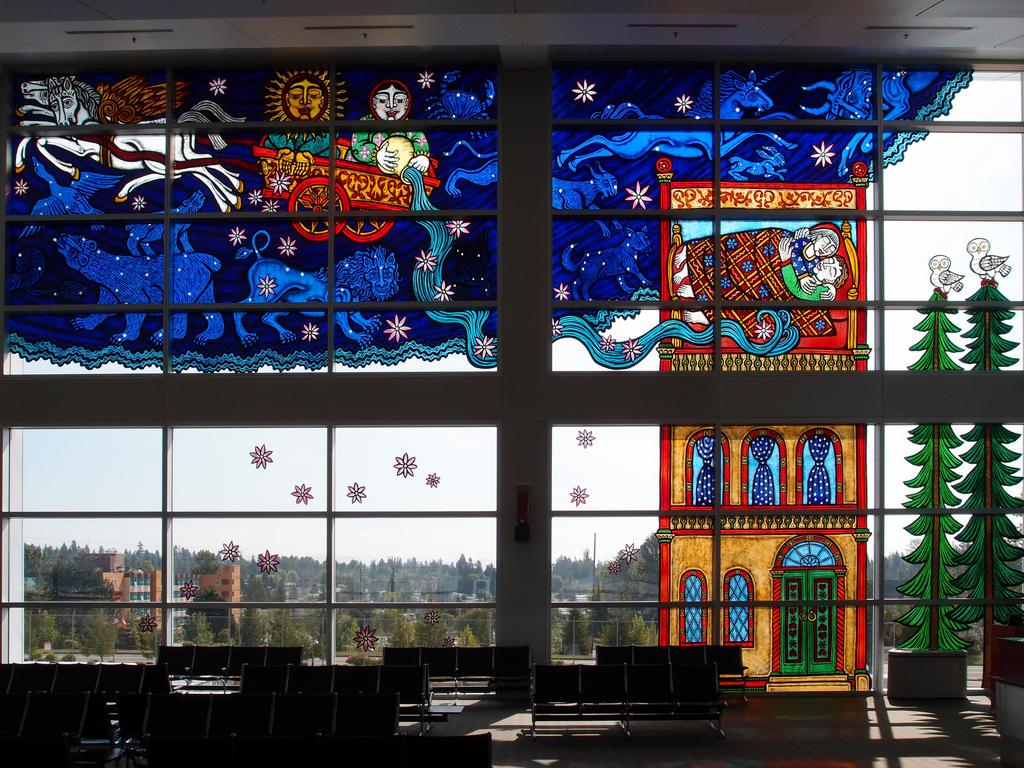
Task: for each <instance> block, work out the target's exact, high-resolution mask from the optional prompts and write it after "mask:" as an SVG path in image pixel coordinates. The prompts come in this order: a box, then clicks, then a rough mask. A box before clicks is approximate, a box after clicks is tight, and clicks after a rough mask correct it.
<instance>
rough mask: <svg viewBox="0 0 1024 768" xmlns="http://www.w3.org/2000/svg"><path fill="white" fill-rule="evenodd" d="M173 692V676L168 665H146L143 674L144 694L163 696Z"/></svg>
mask: <svg viewBox="0 0 1024 768" xmlns="http://www.w3.org/2000/svg"><path fill="white" fill-rule="evenodd" d="M170 692H171V676H170V675H169V674H168V673H167V665H166V664H159V663H157V664H146V665H145V666H144V667H143V672H142V693H152V694H155V695H162V694H167V693H170Z"/></svg>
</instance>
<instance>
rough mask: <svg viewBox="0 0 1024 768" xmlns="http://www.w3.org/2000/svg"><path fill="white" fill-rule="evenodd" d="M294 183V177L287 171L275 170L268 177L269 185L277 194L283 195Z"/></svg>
mask: <svg viewBox="0 0 1024 768" xmlns="http://www.w3.org/2000/svg"><path fill="white" fill-rule="evenodd" d="M291 185H292V177H291V176H289V175H288V174H287V173H281V172H280V171H275V172H274V173H272V174H271V175H270V178H269V179H267V186H268V187H270V188H271V189H272V190H274V193H275V194H278V195H283V194H284V193H285V192H287V191H288V188H289V187H290V186H291Z"/></svg>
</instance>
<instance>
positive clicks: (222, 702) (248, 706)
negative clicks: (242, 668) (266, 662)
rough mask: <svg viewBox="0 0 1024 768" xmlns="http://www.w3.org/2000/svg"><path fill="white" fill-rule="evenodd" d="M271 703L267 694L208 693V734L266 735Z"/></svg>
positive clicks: (268, 733) (271, 707)
mask: <svg viewBox="0 0 1024 768" xmlns="http://www.w3.org/2000/svg"><path fill="white" fill-rule="evenodd" d="M273 704H274V701H273V697H272V696H271V695H270V694H256V695H252V696H248V695H247V696H241V695H234V694H228V695H224V696H211V697H210V706H211V709H210V728H209V731H208V733H209V735H210V737H211V738H220V737H225V736H269V735H270V717H271V714H272V712H273Z"/></svg>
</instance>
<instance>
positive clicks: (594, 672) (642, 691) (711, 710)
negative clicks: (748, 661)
mask: <svg viewBox="0 0 1024 768" xmlns="http://www.w3.org/2000/svg"><path fill="white" fill-rule="evenodd" d="M724 706H725V704H724V702H723V701H722V698H721V693H720V689H719V685H718V669H717V667H716V665H714V664H606V665H601V666H593V665H558V664H538V665H535V666H534V668H533V678H532V683H531V687H530V721H531V725H530V733H531V735H533V736H536V734H537V722H538V721H539V720H558V721H571V720H617V721H618V722H619V723H620V724H621V725H622V728H623V730H624V731H625V733H626V735H627V736H628V735H629V726H630V722H631V721H633V720H705V721H707V723H708V725H709V726H710V727H711V728H712V729H713V730H714V731H715V732H716V733H717V734H718V736H719V737H722V738H724V732H723V731H722V709H723V707H724Z"/></svg>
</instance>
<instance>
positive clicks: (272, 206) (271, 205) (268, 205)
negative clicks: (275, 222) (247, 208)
mask: <svg viewBox="0 0 1024 768" xmlns="http://www.w3.org/2000/svg"><path fill="white" fill-rule="evenodd" d="M263 212H264V213H277V200H264V201H263Z"/></svg>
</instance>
